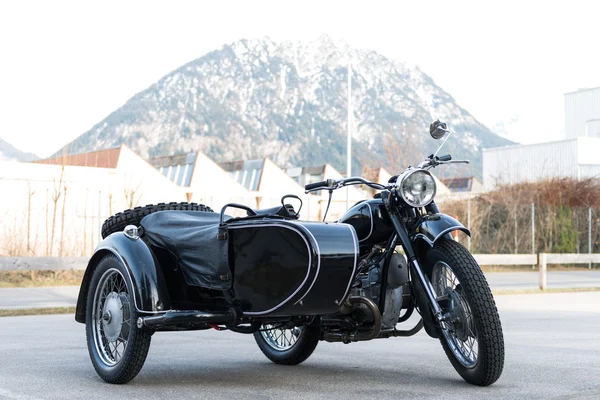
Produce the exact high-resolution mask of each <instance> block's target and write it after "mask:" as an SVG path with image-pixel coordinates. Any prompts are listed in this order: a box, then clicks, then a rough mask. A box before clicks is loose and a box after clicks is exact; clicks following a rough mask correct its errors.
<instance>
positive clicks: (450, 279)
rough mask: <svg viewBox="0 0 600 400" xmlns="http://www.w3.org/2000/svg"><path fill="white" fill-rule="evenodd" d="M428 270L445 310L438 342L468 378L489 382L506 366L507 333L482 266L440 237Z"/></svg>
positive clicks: (458, 246)
mask: <svg viewBox="0 0 600 400" xmlns="http://www.w3.org/2000/svg"><path fill="white" fill-rule="evenodd" d="M427 272H428V275H429V279H430V280H431V284H432V286H433V289H434V291H435V294H436V296H437V297H438V300H439V301H440V306H441V307H442V310H443V311H444V313H445V315H446V318H445V321H444V322H442V323H441V325H442V329H441V335H440V341H441V343H442V347H443V348H444V351H445V352H446V355H447V356H448V359H449V360H450V362H451V363H452V365H453V366H454V369H456V371H457V372H458V373H459V374H460V376H462V378H463V379H464V380H465V381H467V382H469V383H472V384H474V385H479V386H488V385H491V384H492V383H494V382H496V381H497V380H498V378H499V377H500V375H501V374H502V370H503V368H504V337H503V334H502V325H501V324H500V316H499V315H498V309H497V308H496V303H495V302H494V298H493V296H492V292H491V290H490V288H489V285H488V283H487V281H486V279H485V276H484V275H483V272H482V271H481V268H480V267H479V265H478V264H477V262H476V261H475V259H474V258H473V256H472V255H471V253H469V251H468V250H467V249H465V248H464V247H463V246H461V245H460V244H459V243H457V242H455V241H454V240H449V239H442V240H439V241H438V242H436V244H435V245H434V246H433V247H432V248H430V249H429V251H428V253H427Z"/></svg>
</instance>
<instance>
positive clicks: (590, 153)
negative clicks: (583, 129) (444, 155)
mask: <svg viewBox="0 0 600 400" xmlns="http://www.w3.org/2000/svg"><path fill="white" fill-rule="evenodd" d="M557 177H569V178H576V179H586V178H600V138H592V137H578V138H573V139H565V140H559V141H555V142H548V143H538V144H529V145H513V146H505V147H496V148H491V149H484V150H483V186H484V187H485V188H486V189H489V188H493V187H494V186H497V185H501V184H512V183H519V182H534V181H537V180H541V179H546V178H557Z"/></svg>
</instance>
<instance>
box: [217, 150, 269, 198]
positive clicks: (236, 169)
mask: <svg viewBox="0 0 600 400" xmlns="http://www.w3.org/2000/svg"><path fill="white" fill-rule="evenodd" d="M264 165H265V159H264V158H260V159H257V160H245V161H244V160H242V161H230V162H224V163H220V164H219V166H220V167H221V168H223V169H224V170H225V171H227V172H229V174H230V175H231V176H232V177H233V179H235V180H236V181H237V182H238V183H239V184H240V185H242V186H244V187H245V188H246V189H248V190H251V191H253V192H255V191H257V190H258V186H259V184H260V178H261V176H262V171H263V167H264Z"/></svg>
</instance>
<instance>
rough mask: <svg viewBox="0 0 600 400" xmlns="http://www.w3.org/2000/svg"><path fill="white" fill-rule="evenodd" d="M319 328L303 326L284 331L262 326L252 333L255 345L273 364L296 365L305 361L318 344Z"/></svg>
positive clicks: (280, 327)
mask: <svg viewBox="0 0 600 400" xmlns="http://www.w3.org/2000/svg"><path fill="white" fill-rule="evenodd" d="M320 335H321V332H320V329H319V327H317V326H310V325H303V326H296V327H293V328H291V329H286V327H284V326H277V325H262V326H261V328H260V330H259V331H257V332H254V339H255V340H256V344H258V347H259V348H260V350H261V351H262V352H263V354H264V355H265V356H267V358H268V359H269V360H271V361H273V362H274V363H275V364H282V365H297V364H300V363H301V362H303V361H305V360H306V359H307V358H308V357H310V355H311V354H312V353H313V351H315V348H316V347H317V344H319V338H320Z"/></svg>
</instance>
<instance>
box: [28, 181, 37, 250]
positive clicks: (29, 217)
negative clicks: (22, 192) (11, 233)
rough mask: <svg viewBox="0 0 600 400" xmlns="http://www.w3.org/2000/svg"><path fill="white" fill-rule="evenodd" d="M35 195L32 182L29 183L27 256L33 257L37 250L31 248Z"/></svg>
mask: <svg viewBox="0 0 600 400" xmlns="http://www.w3.org/2000/svg"><path fill="white" fill-rule="evenodd" d="M34 194H35V190H32V189H31V182H30V181H27V255H33V253H35V250H34V249H32V248H31V240H30V236H31V197H33V195H34Z"/></svg>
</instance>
